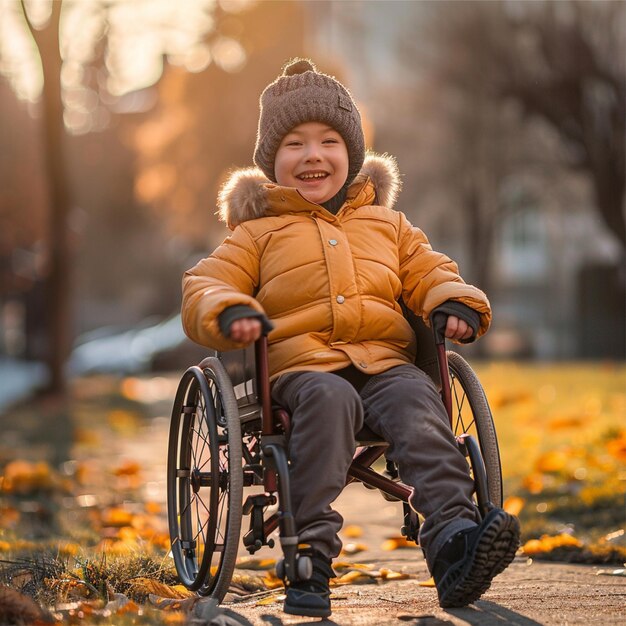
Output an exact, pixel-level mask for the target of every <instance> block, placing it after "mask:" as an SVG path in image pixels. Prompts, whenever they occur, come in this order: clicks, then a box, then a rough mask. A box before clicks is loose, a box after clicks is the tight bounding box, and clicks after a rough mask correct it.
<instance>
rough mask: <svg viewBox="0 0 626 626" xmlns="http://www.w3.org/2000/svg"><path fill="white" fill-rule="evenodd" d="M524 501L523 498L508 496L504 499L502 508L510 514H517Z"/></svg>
mask: <svg viewBox="0 0 626 626" xmlns="http://www.w3.org/2000/svg"><path fill="white" fill-rule="evenodd" d="M524 503H525V500H524V498H519V497H518V496H510V497H508V498H507V499H506V500H505V501H504V503H503V505H502V508H503V509H504V510H505V511H506V512H507V513H509V514H510V515H519V514H520V511H521V510H522V509H523V508H524Z"/></svg>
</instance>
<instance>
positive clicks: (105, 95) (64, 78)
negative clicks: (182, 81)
mask: <svg viewBox="0 0 626 626" xmlns="http://www.w3.org/2000/svg"><path fill="white" fill-rule="evenodd" d="M253 2H254V0H220V2H219V6H220V8H221V9H223V10H224V11H227V12H229V13H233V14H234V13H238V12H240V11H242V10H244V9H245V8H247V7H248V6H249V5H250V4H252V3H253ZM26 3H27V7H28V9H27V10H28V15H29V17H30V19H31V21H32V23H33V24H34V25H35V27H36V28H42V27H44V26H45V24H46V22H47V20H48V19H49V16H50V6H51V4H50V0H26ZM217 5H218V0H181V1H179V2H172V1H171V0H91V1H90V2H85V1H83V0H63V9H62V14H61V23H60V52H61V57H62V59H63V68H62V73H61V83H62V88H63V103H64V106H65V113H64V119H65V123H66V125H67V127H68V129H69V130H70V132H72V133H74V134H82V133H85V132H90V131H93V130H99V129H102V128H104V127H105V126H106V125H107V124H108V122H109V119H110V112H111V111H115V110H117V109H119V108H120V107H119V106H117V105H118V102H119V100H120V99H121V98H123V97H126V96H127V95H129V94H132V93H134V92H139V91H141V90H145V89H146V88H148V87H151V86H152V85H154V84H155V83H156V82H157V81H158V80H159V79H160V78H161V75H162V73H163V66H164V60H165V59H167V60H168V61H169V62H171V63H172V64H173V65H178V66H182V67H184V68H185V69H186V70H187V71H189V72H201V71H203V70H205V69H206V68H207V67H208V66H209V65H210V64H211V62H214V63H215V64H216V65H217V66H218V67H220V68H221V69H223V70H224V71H226V72H237V71H239V70H240V69H241V68H242V67H243V65H244V64H245V62H246V53H245V50H244V48H243V46H242V45H241V44H240V43H239V42H238V41H237V40H235V39H233V38H230V37H223V36H221V37H217V38H216V39H215V40H214V41H211V42H210V43H209V41H208V40H207V35H208V34H209V33H211V31H212V30H213V29H214V28H215V20H214V17H213V13H214V10H215V9H216V7H217ZM0 74H2V75H4V76H5V77H6V78H7V79H8V81H9V83H10V84H11V86H12V88H13V90H14V91H15V93H16V94H17V96H18V97H19V98H20V99H22V100H28V101H30V102H36V101H37V100H38V99H39V97H40V95H41V90H42V87H43V76H42V70H41V65H40V61H39V58H38V52H37V48H36V46H35V42H34V40H33V38H32V37H31V35H30V33H29V32H28V28H27V25H26V23H25V21H24V16H23V14H22V10H21V5H20V3H19V2H18V1H17V0H0ZM121 109H124V107H121Z"/></svg>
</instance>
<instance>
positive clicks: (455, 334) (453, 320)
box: [446, 315, 474, 341]
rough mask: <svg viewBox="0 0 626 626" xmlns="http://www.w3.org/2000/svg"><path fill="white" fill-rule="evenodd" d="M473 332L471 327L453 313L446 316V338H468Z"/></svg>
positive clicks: (457, 339)
mask: <svg viewBox="0 0 626 626" xmlns="http://www.w3.org/2000/svg"><path fill="white" fill-rule="evenodd" d="M473 332H474V331H473V330H472V327H471V326H470V325H469V324H468V323H467V322H464V321H463V320H462V319H459V318H458V317H455V316H454V315H449V316H448V323H447V324H446V338H448V339H453V340H456V341H462V340H463V339H469V338H470V337H471V336H472V333H473Z"/></svg>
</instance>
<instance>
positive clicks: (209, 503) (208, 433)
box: [167, 357, 243, 601]
mask: <svg viewBox="0 0 626 626" xmlns="http://www.w3.org/2000/svg"><path fill="white" fill-rule="evenodd" d="M241 447H242V441H241V427H240V421H239V411H238V408H237V401H236V400H235V396H234V392H233V387H232V384H231V382H230V379H229V378H228V375H227V374H226V371H225V370H224V367H223V366H222V364H221V363H220V361H219V360H218V359H216V358H213V357H210V358H208V359H205V360H204V361H203V362H202V363H201V367H197V366H194V367H190V368H189V369H188V370H187V371H186V372H185V373H184V374H183V377H182V379H181V381H180V384H179V386H178V391H177V393H176V399H175V401H174V407H173V410H172V421H171V425H170V435H169V448H168V460H167V505H168V522H169V530H170V541H171V546H172V556H173V557H174V562H175V564H176V570H177V572H178V576H179V577H180V579H181V582H182V583H183V584H184V585H185V586H186V587H187V588H188V589H190V590H192V591H196V592H197V593H198V594H199V595H203V596H212V597H215V598H217V599H218V601H221V600H222V599H223V597H224V595H225V594H226V592H227V591H228V586H229V584H230V581H231V579H232V575H233V570H234V567H235V561H236V559H237V550H238V547H239V536H240V530H241V517H242V499H243V467H242V450H241Z"/></svg>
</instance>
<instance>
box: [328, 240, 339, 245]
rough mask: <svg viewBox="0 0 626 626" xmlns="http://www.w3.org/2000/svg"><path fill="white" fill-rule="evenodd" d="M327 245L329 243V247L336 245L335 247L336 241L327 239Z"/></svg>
mask: <svg viewBox="0 0 626 626" xmlns="http://www.w3.org/2000/svg"><path fill="white" fill-rule="evenodd" d="M328 243H329V244H330V245H331V246H336V245H337V240H336V239H329V240H328Z"/></svg>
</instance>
